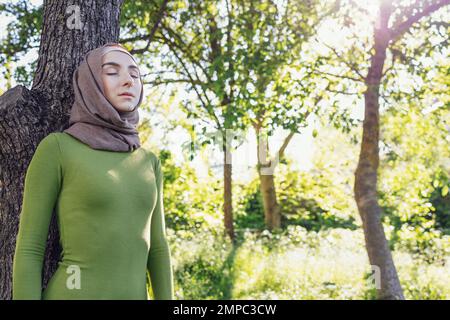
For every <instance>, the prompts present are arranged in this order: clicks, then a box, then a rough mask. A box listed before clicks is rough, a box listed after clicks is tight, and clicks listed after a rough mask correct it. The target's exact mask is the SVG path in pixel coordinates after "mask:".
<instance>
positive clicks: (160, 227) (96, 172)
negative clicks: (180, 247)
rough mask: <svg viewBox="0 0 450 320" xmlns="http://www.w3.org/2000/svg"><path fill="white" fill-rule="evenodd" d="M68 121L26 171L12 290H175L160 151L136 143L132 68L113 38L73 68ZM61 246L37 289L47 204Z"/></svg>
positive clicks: (76, 293) (169, 293)
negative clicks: (55, 263) (54, 264)
mask: <svg viewBox="0 0 450 320" xmlns="http://www.w3.org/2000/svg"><path fill="white" fill-rule="evenodd" d="M73 85H74V91H75V101H74V104H73V106H72V110H71V115H70V120H69V128H67V129H66V130H64V131H63V132H53V133H50V134H49V135H48V136H46V137H45V138H44V139H43V140H42V141H41V142H40V143H39V145H38V147H37V149H36V151H35V154H34V155H33V158H32V160H31V162H30V164H29V167H28V170H27V173H26V176H25V186H24V195H23V203H22V211H21V216H20V223H19V231H18V236H17V243H16V251H15V255H14V261H13V299H43V300H47V299H64V300H65V299H82V300H85V299H148V295H147V293H148V292H147V287H146V284H147V271H148V273H149V276H150V277H149V278H150V282H151V285H152V289H153V293H154V296H155V299H166V300H167V299H173V275H172V265H171V257H170V249H169V246H168V243H167V240H166V233H165V221H164V206H163V176H162V172H161V164H160V161H159V159H158V157H157V156H156V155H155V154H154V153H152V152H151V151H149V150H145V149H144V148H141V147H140V141H139V136H138V132H137V130H136V126H137V124H138V121H139V114H138V110H137V109H138V107H139V105H140V104H141V102H142V98H143V84H142V79H141V75H140V72H139V67H138V65H137V64H136V62H135V60H134V58H133V57H132V55H131V54H130V53H129V52H128V51H127V50H125V49H124V48H123V47H122V46H121V45H119V44H115V43H108V44H106V45H104V46H102V47H99V48H97V49H94V50H92V51H90V52H88V53H87V54H86V55H85V57H84V60H83V62H82V63H81V64H80V66H79V67H78V68H77V70H76V71H75V73H74V76H73ZM53 209H55V210H56V211H55V212H56V216H57V219H58V226H59V231H60V242H61V246H62V254H61V259H60V261H59V262H58V269H57V270H56V272H55V274H54V275H53V276H52V278H51V279H50V281H49V283H48V286H47V287H46V289H45V290H44V291H43V292H42V291H41V288H42V279H41V271H42V264H43V258H44V252H45V246H46V239H47V235H48V228H49V224H50V219H51V215H52V211H53Z"/></svg>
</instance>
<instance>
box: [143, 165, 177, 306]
mask: <svg viewBox="0 0 450 320" xmlns="http://www.w3.org/2000/svg"><path fill="white" fill-rule="evenodd" d="M155 158H156V160H155V161H154V163H155V165H154V172H155V178H156V186H157V190H158V194H157V202H156V206H155V209H154V211H153V214H152V221H151V227H150V241H151V243H150V252H149V255H148V260H147V269H148V271H149V274H150V280H151V285H152V289H153V294H154V297H155V300H173V299H174V293H173V274H172V263H171V253H170V248H169V244H168V242H167V239H166V230H165V229H166V228H165V221H164V204H163V175H162V171H161V162H160V160H159V158H157V157H156V156H155Z"/></svg>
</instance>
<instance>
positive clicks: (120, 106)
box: [102, 51, 141, 111]
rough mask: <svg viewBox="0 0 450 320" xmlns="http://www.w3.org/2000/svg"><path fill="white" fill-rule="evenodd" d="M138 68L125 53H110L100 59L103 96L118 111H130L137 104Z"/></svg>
mask: <svg viewBox="0 0 450 320" xmlns="http://www.w3.org/2000/svg"><path fill="white" fill-rule="evenodd" d="M139 72H140V71H139V68H138V66H137V65H136V63H135V62H134V61H133V59H132V58H131V57H130V56H129V55H128V54H126V53H123V52H120V51H111V52H108V53H107V54H105V55H104V56H103V58H102V81H103V87H104V89H105V96H106V98H107V99H108V100H109V102H110V103H111V104H112V105H113V106H114V108H116V109H117V110H118V111H131V110H133V109H134V107H135V106H136V105H137V104H138V102H139V97H140V95H141V80H140V76H139Z"/></svg>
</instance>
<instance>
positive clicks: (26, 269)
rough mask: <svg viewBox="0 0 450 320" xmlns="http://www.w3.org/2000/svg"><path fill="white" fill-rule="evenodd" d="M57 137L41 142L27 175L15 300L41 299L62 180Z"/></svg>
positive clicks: (17, 250) (15, 269)
mask: <svg viewBox="0 0 450 320" xmlns="http://www.w3.org/2000/svg"><path fill="white" fill-rule="evenodd" d="M60 156H61V155H60V149H59V145H58V141H57V140H56V137H55V136H54V135H52V134H50V135H48V136H47V137H45V138H44V139H42V141H41V142H40V143H39V145H38V147H37V148H36V151H35V153H34V155H33V158H32V159H31V162H30V164H29V166H28V169H27V172H26V175H25V184H24V192H23V201H22V210H21V213H20V218H19V219H20V220H19V231H18V234H17V239H16V248H15V254H14V260H13V292H12V296H13V300H23V299H26V300H40V299H41V294H42V264H43V260H44V253H45V246H46V243H47V235H48V228H49V224H50V220H51V216H52V213H53V208H54V206H55V202H56V199H57V197H58V195H59V190H60V187H61V182H62V168H61V161H60V160H61V157H60Z"/></svg>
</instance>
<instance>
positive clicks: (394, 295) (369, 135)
mask: <svg viewBox="0 0 450 320" xmlns="http://www.w3.org/2000/svg"><path fill="white" fill-rule="evenodd" d="M449 3H450V2H449V1H448V0H442V1H409V2H408V1H405V2H398V3H393V2H391V1H386V0H382V1H380V3H379V7H378V8H377V9H378V13H377V16H376V17H375V21H373V22H374V25H373V33H372V41H369V40H365V39H364V35H360V34H357V35H356V34H354V39H355V40H356V41H355V42H354V43H353V44H352V45H351V46H350V49H349V50H348V51H346V52H343V51H342V50H337V49H336V48H333V47H331V46H328V47H329V49H330V50H331V51H332V52H334V54H335V58H337V62H338V63H342V64H344V65H345V66H346V67H347V68H346V72H343V73H341V74H336V73H334V74H333V73H329V72H326V71H324V72H323V74H328V75H330V76H331V77H332V78H334V79H336V78H337V79H343V80H346V82H341V83H338V85H337V86H338V89H334V90H335V91H338V92H339V91H340V92H343V93H346V94H348V90H347V89H348V88H349V86H348V85H346V84H348V82H349V81H356V82H358V83H359V85H358V86H357V87H358V88H359V89H360V90H361V89H362V90H361V91H362V93H363V97H364V106H365V107H364V121H363V132H362V142H361V151H360V155H359V162H358V165H357V168H356V171H355V184H354V192H355V200H356V203H357V205H358V210H359V213H360V216H361V218H362V221H363V229H364V233H365V240H366V247H367V252H368V256H369V260H370V263H371V265H373V266H378V267H379V268H380V272H381V288H380V289H379V290H378V297H379V298H380V299H403V292H402V289H401V286H400V282H399V279H398V276H397V271H396V268H395V265H394V262H393V259H392V256H391V252H390V250H389V246H388V243H387V240H386V236H385V232H384V229H383V226H382V223H381V216H382V210H381V208H380V205H379V203H378V193H377V175H378V168H379V142H380V137H379V131H380V126H379V112H380V100H381V99H380V98H382V97H383V98H384V99H386V97H388V93H391V94H392V91H395V90H393V88H396V86H393V87H390V88H389V87H388V86H386V88H387V90H385V91H381V90H382V88H383V81H384V80H385V79H386V78H384V77H385V76H386V75H389V77H390V78H391V79H392V77H393V75H395V71H393V70H395V64H396V62H397V63H398V60H400V62H406V63H408V62H409V65H410V67H409V69H414V67H413V66H414V64H412V63H411V59H414V55H416V58H417V53H418V51H419V52H420V50H418V51H413V54H414V55H413V56H410V57H409V58H408V59H403V60H402V58H404V57H405V56H407V49H403V48H407V46H405V44H404V43H403V44H402V45H401V46H398V45H397V44H398V42H399V41H400V40H401V39H402V37H404V36H405V34H406V33H407V32H410V31H411V28H413V26H414V25H415V24H416V23H418V22H419V20H421V19H422V18H424V17H428V16H429V15H431V14H432V13H433V12H435V11H437V10H439V9H440V8H442V7H444V6H446V5H447V4H449ZM343 7H344V8H346V9H344V12H341V13H340V14H339V15H340V19H341V21H342V26H343V27H349V29H351V28H350V27H352V26H355V24H356V23H355V21H354V20H355V19H353V18H352V17H355V16H356V12H359V14H360V15H361V14H362V15H363V16H365V17H367V19H369V20H370V12H369V11H370V9H366V8H362V7H361V6H359V5H358V3H357V2H356V1H348V2H347V3H346V5H344V6H343ZM433 24H434V22H432V23H430V22H429V21H428V22H425V25H426V26H429V27H430V26H432V25H433ZM444 25H445V24H444ZM354 30H355V29H353V32H355V31H354ZM444 45H445V42H443V43H441V46H444ZM424 48H425V50H428V52H430V46H424ZM389 51H390V52H389ZM388 53H390V57H391V59H390V65H388V66H386V60H387V55H388ZM388 61H389V60H388ZM328 62H330V61H328ZM330 65H332V62H330ZM419 69H420V68H419ZM423 70H424V69H422V71H423ZM389 77H387V78H388V79H389ZM393 81H398V78H397V80H393ZM397 88H398V87H397ZM357 94H359V93H357ZM402 94H403V93H401V92H398V93H397V94H396V95H394V94H392V96H393V97H394V98H397V100H398V98H399V96H402ZM418 96H420V95H418V94H417V95H416V97H418Z"/></svg>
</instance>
